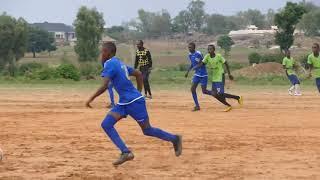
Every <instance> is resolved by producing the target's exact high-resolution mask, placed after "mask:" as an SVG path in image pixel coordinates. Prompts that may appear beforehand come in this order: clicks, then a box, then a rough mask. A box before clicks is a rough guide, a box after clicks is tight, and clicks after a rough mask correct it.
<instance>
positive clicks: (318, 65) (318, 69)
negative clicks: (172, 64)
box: [308, 53, 320, 78]
mask: <svg viewBox="0 0 320 180" xmlns="http://www.w3.org/2000/svg"><path fill="white" fill-rule="evenodd" d="M308 64H310V65H312V66H313V72H312V76H313V77H315V78H320V55H319V56H318V57H315V56H314V54H313V53H312V54H310V55H309V56H308Z"/></svg>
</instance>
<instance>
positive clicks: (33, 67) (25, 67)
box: [19, 62, 44, 75]
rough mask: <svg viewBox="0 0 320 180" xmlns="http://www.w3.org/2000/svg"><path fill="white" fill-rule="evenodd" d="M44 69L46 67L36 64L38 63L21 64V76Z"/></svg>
mask: <svg viewBox="0 0 320 180" xmlns="http://www.w3.org/2000/svg"><path fill="white" fill-rule="evenodd" d="M43 67H44V65H43V64H41V63H36V62H31V63H25V64H21V65H20V66H19V74H20V75H25V74H26V73H31V72H34V71H37V70H39V69H42V68H43Z"/></svg>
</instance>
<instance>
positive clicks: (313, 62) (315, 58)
mask: <svg viewBox="0 0 320 180" xmlns="http://www.w3.org/2000/svg"><path fill="white" fill-rule="evenodd" d="M319 52H320V46H319V44H318V43H314V44H313V46H312V54H310V55H309V56H308V65H309V69H310V74H309V76H310V77H311V76H313V77H314V78H316V85H317V87H318V91H319V93H320V55H319ZM311 72H312V73H311Z"/></svg>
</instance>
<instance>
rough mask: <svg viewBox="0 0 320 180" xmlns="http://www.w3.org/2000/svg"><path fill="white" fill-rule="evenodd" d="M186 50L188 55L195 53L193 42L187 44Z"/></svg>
mask: <svg viewBox="0 0 320 180" xmlns="http://www.w3.org/2000/svg"><path fill="white" fill-rule="evenodd" d="M188 49H189V52H190V53H194V52H195V51H196V44H195V43H194V42H191V43H189V44H188Z"/></svg>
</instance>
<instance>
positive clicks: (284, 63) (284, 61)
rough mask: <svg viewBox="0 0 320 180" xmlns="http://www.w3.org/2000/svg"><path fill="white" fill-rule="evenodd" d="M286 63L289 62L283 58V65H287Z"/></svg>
mask: <svg viewBox="0 0 320 180" xmlns="http://www.w3.org/2000/svg"><path fill="white" fill-rule="evenodd" d="M286 64H287V62H286V58H283V60H282V65H283V66H285V65H286Z"/></svg>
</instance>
